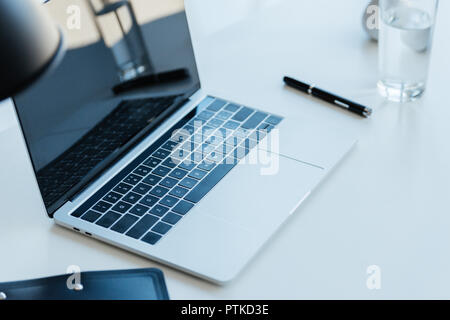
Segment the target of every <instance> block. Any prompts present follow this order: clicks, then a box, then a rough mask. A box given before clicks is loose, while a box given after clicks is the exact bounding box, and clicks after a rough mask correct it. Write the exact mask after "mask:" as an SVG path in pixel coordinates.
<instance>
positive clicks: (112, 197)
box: [103, 191, 122, 203]
mask: <svg viewBox="0 0 450 320" xmlns="http://www.w3.org/2000/svg"><path fill="white" fill-rule="evenodd" d="M121 197H122V195H121V194H120V193H117V192H114V191H111V192H110V193H108V194H107V195H106V196H104V197H103V200H105V201H108V202H111V203H116V202H117V201H119V200H120V198H121Z"/></svg>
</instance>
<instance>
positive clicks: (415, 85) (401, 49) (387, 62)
mask: <svg viewBox="0 0 450 320" xmlns="http://www.w3.org/2000/svg"><path fill="white" fill-rule="evenodd" d="M438 2H439V0H380V7H379V44H378V46H379V72H380V78H379V81H378V89H379V92H380V94H381V95H383V96H384V97H386V98H387V99H389V100H392V101H397V102H407V101H412V100H415V99H417V98H419V97H420V96H421V95H422V94H423V93H424V91H425V88H426V82H427V77H428V69H429V64H430V54H431V44H432V39H433V31H434V25H435V21H436V12H437V7H438Z"/></svg>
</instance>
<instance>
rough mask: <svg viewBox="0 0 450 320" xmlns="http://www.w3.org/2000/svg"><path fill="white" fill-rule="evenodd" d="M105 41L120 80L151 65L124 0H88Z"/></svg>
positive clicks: (140, 34)
mask: <svg viewBox="0 0 450 320" xmlns="http://www.w3.org/2000/svg"><path fill="white" fill-rule="evenodd" d="M88 3H89V4H90V6H91V9H92V11H93V13H94V15H95V22H96V25H97V27H98V29H99V31H100V33H101V35H102V37H103V41H104V42H105V44H106V45H107V46H108V47H109V48H110V49H111V50H112V53H113V55H114V59H115V60H116V64H117V69H118V73H119V78H120V80H121V81H122V82H124V81H127V80H131V79H134V78H136V77H137V76H139V75H141V74H143V73H148V72H151V71H152V69H153V67H152V64H151V61H150V57H149V56H148V52H147V48H146V46H145V42H144V38H143V35H142V31H141V27H140V25H139V23H138V21H137V19H136V16H135V13H134V10H133V7H132V5H131V3H130V2H129V1H128V0H88Z"/></svg>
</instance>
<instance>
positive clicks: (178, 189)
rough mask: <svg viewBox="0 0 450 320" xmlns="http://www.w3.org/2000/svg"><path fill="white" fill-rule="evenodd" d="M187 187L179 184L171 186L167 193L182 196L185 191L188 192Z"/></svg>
mask: <svg viewBox="0 0 450 320" xmlns="http://www.w3.org/2000/svg"><path fill="white" fill-rule="evenodd" d="M188 191H189V190H188V189H185V188H182V187H180V186H176V187H175V188H173V189H172V190H171V191H170V192H169V194H170V195H172V196H175V197H178V198H183V197H184V195H185V194H186V193H188Z"/></svg>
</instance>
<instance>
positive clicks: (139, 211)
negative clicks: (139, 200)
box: [129, 204, 149, 217]
mask: <svg viewBox="0 0 450 320" xmlns="http://www.w3.org/2000/svg"><path fill="white" fill-rule="evenodd" d="M148 209H149V208H148V207H146V206H143V205H141V204H137V205H135V206H134V207H133V208H131V210H130V211H129V212H130V213H132V214H134V215H137V216H139V217H141V216H143V215H144V213H146V212H147V211H148Z"/></svg>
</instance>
